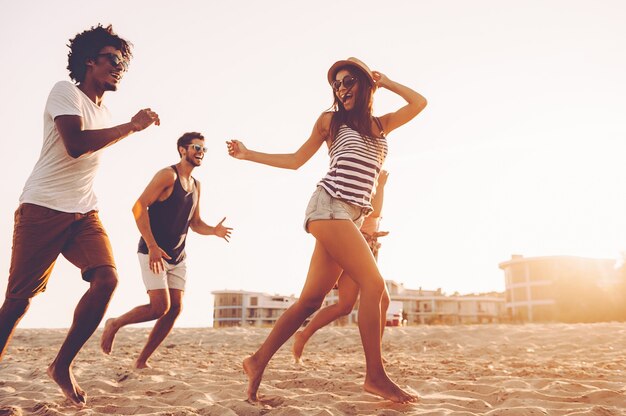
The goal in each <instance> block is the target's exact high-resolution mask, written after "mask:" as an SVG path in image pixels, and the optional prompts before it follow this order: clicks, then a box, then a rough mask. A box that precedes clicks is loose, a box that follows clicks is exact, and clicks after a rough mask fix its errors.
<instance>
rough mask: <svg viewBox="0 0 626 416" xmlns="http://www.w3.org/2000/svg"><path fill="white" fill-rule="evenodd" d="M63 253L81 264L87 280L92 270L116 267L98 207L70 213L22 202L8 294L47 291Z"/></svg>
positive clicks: (24, 296) (23, 295)
mask: <svg viewBox="0 0 626 416" xmlns="http://www.w3.org/2000/svg"><path fill="white" fill-rule="evenodd" d="M59 254H63V257H65V258H66V259H67V260H69V261H70V263H72V264H73V265H75V266H76V267H78V268H79V269H80V271H81V273H82V276H83V280H85V281H87V282H88V281H89V280H91V273H89V272H90V271H91V270H93V269H96V268H98V267H103V266H109V267H113V268H115V261H114V260H113V250H112V249H111V243H110V242H109V237H108V236H107V234H106V231H105V230H104V227H103V226H102V224H101V223H100V218H99V217H98V213H97V212H96V211H90V212H88V213H86V214H78V213H67V212H61V211H56V210H54V209H50V208H46V207H42V206H39V205H34V204H27V203H25V204H21V205H20V206H19V207H18V208H17V210H16V211H15V224H14V229H13V251H12V253H11V267H10V269H9V284H8V286H7V292H6V297H7V298H13V299H30V298H32V297H33V296H35V295H37V294H39V293H41V292H43V291H45V290H46V285H47V284H48V279H49V278H50V273H52V269H53V267H54V264H55V262H56V259H57V258H58V257H59Z"/></svg>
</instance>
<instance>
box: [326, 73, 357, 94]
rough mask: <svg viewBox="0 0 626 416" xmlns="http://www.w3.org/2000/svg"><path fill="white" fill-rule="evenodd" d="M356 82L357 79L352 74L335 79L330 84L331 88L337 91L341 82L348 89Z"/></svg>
mask: <svg viewBox="0 0 626 416" xmlns="http://www.w3.org/2000/svg"><path fill="white" fill-rule="evenodd" d="M357 82H358V79H356V78H354V77H353V76H352V75H346V76H345V77H343V79H342V80H339V79H336V80H334V81H333V83H332V84H331V85H332V86H333V90H335V91H339V88H341V84H343V86H344V87H346V89H350V88H352V87H353V86H354V84H356V83H357Z"/></svg>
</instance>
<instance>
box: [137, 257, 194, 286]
mask: <svg viewBox="0 0 626 416" xmlns="http://www.w3.org/2000/svg"><path fill="white" fill-rule="evenodd" d="M137 256H138V257H139V265H140V266H141V277H142V278H143V284H144V285H145V286H146V290H157V289H178V290H185V283H187V265H186V264H185V260H183V261H181V262H180V263H178V264H169V263H168V262H166V261H165V260H163V264H164V265H165V268H164V270H162V271H161V273H158V274H156V273H154V272H153V271H152V270H150V256H149V255H147V254H143V253H137Z"/></svg>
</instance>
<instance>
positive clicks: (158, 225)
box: [137, 165, 198, 264]
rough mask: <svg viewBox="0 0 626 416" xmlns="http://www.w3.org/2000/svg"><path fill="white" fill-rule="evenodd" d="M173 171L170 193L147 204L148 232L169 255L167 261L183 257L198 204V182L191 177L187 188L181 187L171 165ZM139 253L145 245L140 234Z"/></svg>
mask: <svg viewBox="0 0 626 416" xmlns="http://www.w3.org/2000/svg"><path fill="white" fill-rule="evenodd" d="M171 168H172V169H174V172H176V181H175V182H174V189H173V190H172V194H171V195H170V196H169V197H168V198H167V199H166V200H164V201H156V202H154V203H153V204H152V205H150V207H148V216H149V217H150V228H151V229H152V235H154V239H155V240H156V242H157V244H158V245H159V247H161V248H162V249H163V250H165V252H166V253H167V254H168V255H169V256H170V257H171V259H169V260H167V259H166V261H167V262H168V263H170V264H178V263H180V262H181V261H183V260H184V259H185V241H186V240H187V231H188V229H189V222H190V221H191V216H192V214H193V212H194V211H195V209H196V206H197V204H198V191H197V190H198V186H197V184H196V179H195V178H194V177H193V176H192V177H191V178H192V179H193V189H192V190H191V192H187V191H185V189H184V188H183V185H182V184H181V183H180V175H179V174H178V171H177V170H176V166H174V165H172V166H171ZM137 251H138V252H139V253H143V254H148V246H147V244H146V242H145V241H144V239H143V237H141V238H140V239H139V247H138V249H137Z"/></svg>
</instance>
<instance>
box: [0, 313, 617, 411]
mask: <svg viewBox="0 0 626 416" xmlns="http://www.w3.org/2000/svg"><path fill="white" fill-rule="evenodd" d="M148 331H149V329H147V328H132V327H131V328H128V327H127V328H124V329H122V330H121V331H120V333H119V334H118V337H117V339H116V342H115V345H114V350H113V353H112V354H111V355H110V356H106V355H104V354H102V353H101V352H100V348H99V339H100V334H101V330H99V331H98V332H97V333H96V334H95V335H94V336H93V337H92V338H91V339H90V340H89V342H88V343H87V344H86V346H85V348H84V349H83V350H82V351H81V353H80V354H79V355H78V358H77V359H76V361H75V365H74V372H75V375H76V379H77V381H78V383H79V384H80V386H81V387H82V388H83V389H84V390H86V391H87V394H88V403H87V406H86V407H85V408H83V409H80V410H77V409H76V408H74V407H72V406H71V405H70V404H69V402H67V401H66V400H65V399H64V397H63V395H62V394H61V392H60V390H59V388H58V387H57V386H56V385H55V384H54V383H53V382H52V381H50V379H49V378H48V377H47V375H46V367H47V365H48V364H49V363H50V362H51V361H52V359H53V358H54V356H55V354H56V352H57V350H58V348H59V345H60V344H61V342H62V340H63V337H64V335H65V332H66V330H61V329H58V330H57V329H18V330H17V332H16V334H15V337H14V338H13V341H12V343H11V345H10V346H9V350H8V353H7V355H6V356H5V359H4V360H3V361H2V362H1V363H0V415H2V416H3V415H31V414H35V415H106V414H116V415H177V416H178V415H223V416H226V415H282V416H287V415H289V416H291V415H316V416H322V415H370V414H372V415H373V414H376V415H430V414H432V415H544V414H549V415H603V416H604V415H621V414H626V324H621V323H600V324H546V325H544V324H528V325H474V326H417V327H400V328H387V331H386V334H385V338H384V356H385V357H386V359H387V361H388V364H387V371H388V373H389V374H390V376H391V378H392V379H394V380H395V381H396V382H397V383H398V384H399V385H400V386H402V387H406V388H408V389H410V390H412V391H415V392H416V393H417V394H419V396H420V400H419V402H418V403H415V404H405V405H402V404H394V403H391V402H388V401H382V400H380V399H378V398H377V397H375V396H372V395H370V394H367V393H365V392H363V390H362V383H363V377H364V358H363V352H362V349H361V345H360V341H359V333H358V329H357V328H355V327H344V328H340V327H328V328H324V329H322V330H320V331H319V332H318V333H317V334H316V335H315V336H314V337H313V338H312V339H311V340H310V342H309V344H308V345H307V347H306V349H305V351H304V355H303V364H301V365H298V364H295V363H294V361H293V358H292V356H291V341H289V342H288V343H287V344H286V345H285V346H284V347H283V348H282V349H281V350H280V351H279V352H278V353H277V354H276V356H275V357H274V359H273V360H272V361H271V362H270V365H269V367H268V368H267V370H266V372H265V376H264V379H263V383H262V384H261V388H260V393H261V394H262V395H264V397H265V399H266V402H265V403H264V404H250V403H248V402H246V400H245V398H246V393H245V391H246V385H247V380H246V378H245V376H244V374H243V372H242V369H241V361H242V359H243V358H245V357H246V356H247V355H248V354H250V353H251V352H253V351H254V350H255V349H256V348H257V347H258V346H259V345H260V343H261V342H262V341H263V340H264V339H265V337H266V335H267V334H268V331H269V329H265V328H230V329H228V328H226V329H211V328H181V329H177V328H175V329H174V331H173V332H172V334H171V335H170V336H169V337H168V338H167V339H166V340H165V342H164V343H163V345H162V346H161V347H160V349H159V350H157V352H156V353H155V355H154V356H153V358H152V359H151V361H150V364H151V365H152V366H153V368H149V369H144V370H133V369H132V368H131V367H132V364H133V361H134V359H135V358H136V355H137V354H138V352H139V351H140V349H141V348H142V346H143V344H144V342H145V339H146V336H147V333H148Z"/></svg>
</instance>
